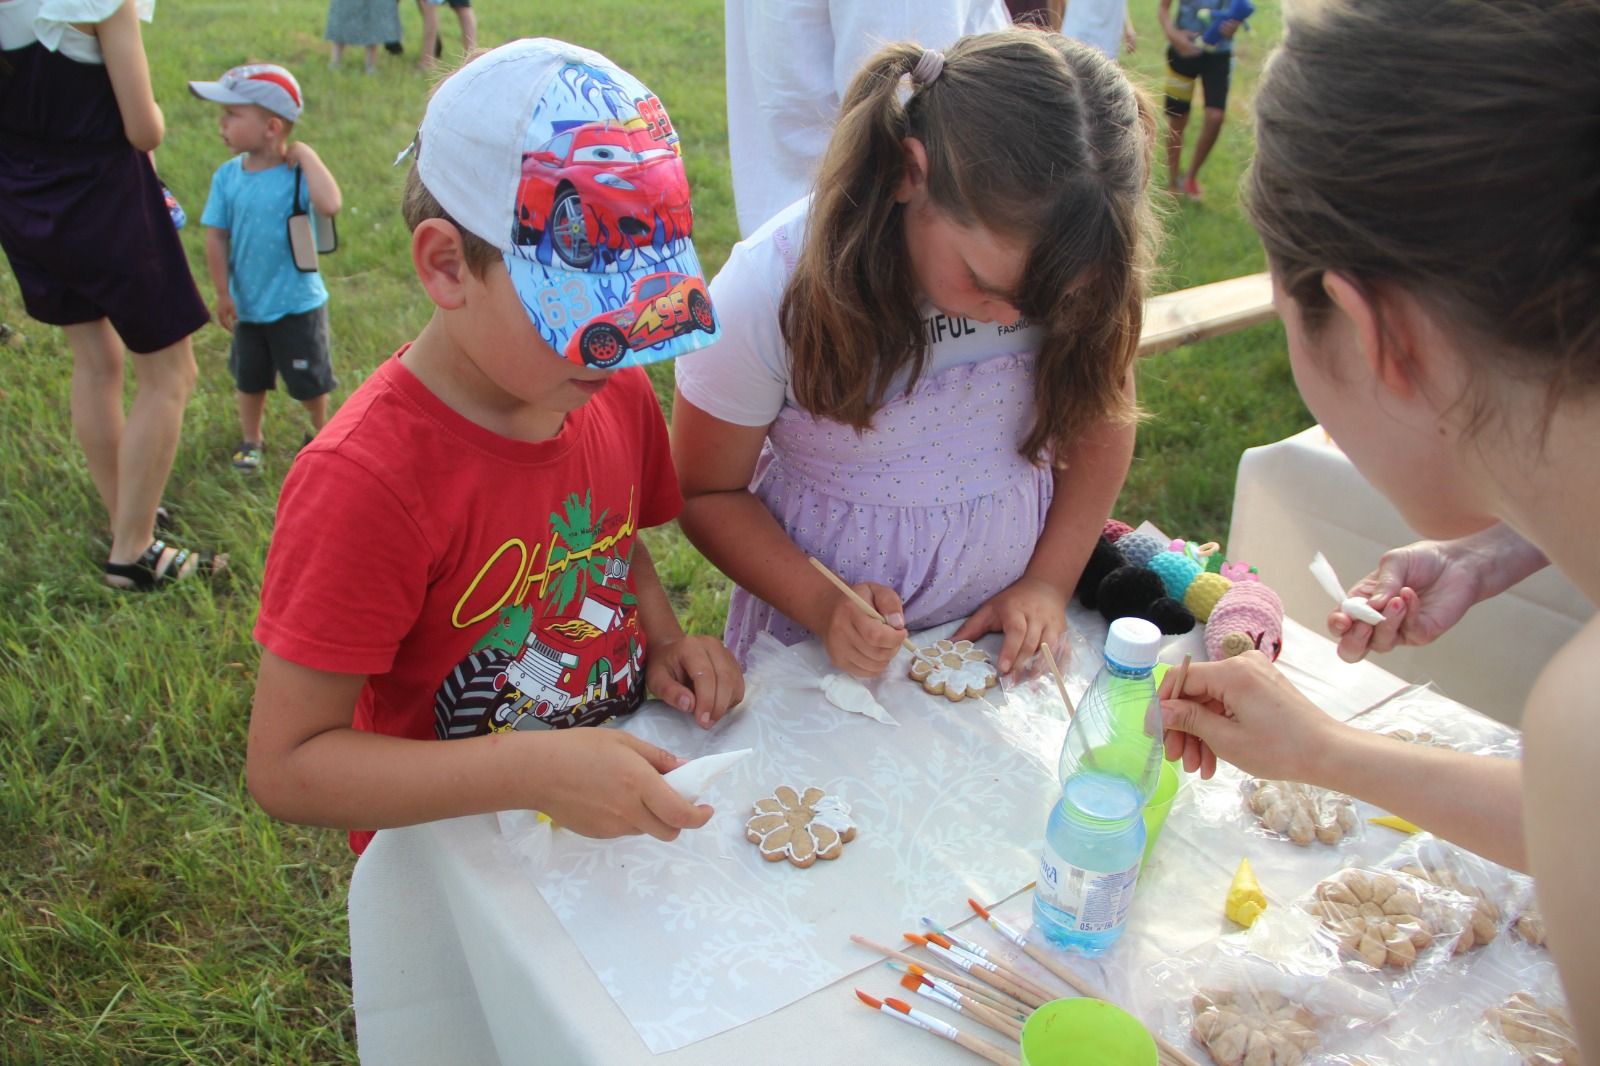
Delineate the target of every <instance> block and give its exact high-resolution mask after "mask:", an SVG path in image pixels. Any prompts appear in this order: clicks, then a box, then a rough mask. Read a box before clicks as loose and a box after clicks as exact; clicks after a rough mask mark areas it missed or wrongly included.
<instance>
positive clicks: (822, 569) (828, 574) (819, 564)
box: [806, 555, 917, 655]
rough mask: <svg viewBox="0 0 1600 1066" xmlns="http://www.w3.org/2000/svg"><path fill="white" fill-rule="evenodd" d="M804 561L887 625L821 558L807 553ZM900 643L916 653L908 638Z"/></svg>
mask: <svg viewBox="0 0 1600 1066" xmlns="http://www.w3.org/2000/svg"><path fill="white" fill-rule="evenodd" d="M806 561H807V562H809V563H810V564H811V565H812V566H814V567H816V568H817V573H819V574H821V575H822V576H823V577H825V578H827V579H828V580H829V581H831V582H833V583H834V585H835V586H837V588H838V589H839V591H840V592H842V593H844V594H845V595H846V596H848V597H849V598H850V602H851V603H853V604H855V605H856V606H857V607H859V608H861V609H862V610H863V611H866V612H867V613H868V614H870V615H871V616H872V617H874V618H876V619H877V620H878V621H880V622H882V623H883V624H884V625H886V626H887V625H889V620H888V619H887V618H885V617H884V616H883V615H881V614H879V613H878V609H877V608H876V607H874V606H872V604H870V603H868V602H867V601H866V600H864V599H862V598H861V594H860V593H858V592H857V591H856V590H855V589H853V588H851V587H850V586H849V585H848V584H846V583H845V580H844V578H842V577H840V576H839V575H838V574H836V573H834V572H833V571H832V570H829V569H828V567H827V565H826V564H825V563H823V561H822V560H821V559H818V558H817V557H816V556H814V555H808V556H806ZM889 628H891V629H897V628H899V627H898V626H890V627H889ZM900 643H901V645H903V646H904V647H905V649H906V650H907V651H909V652H910V653H911V654H912V655H915V654H917V646H916V645H915V644H913V643H911V641H910V639H906V640H902V641H901V642H900Z"/></svg>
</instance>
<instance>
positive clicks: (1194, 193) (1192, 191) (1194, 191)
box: [1183, 174, 1206, 203]
mask: <svg viewBox="0 0 1600 1066" xmlns="http://www.w3.org/2000/svg"><path fill="white" fill-rule="evenodd" d="M1183 195H1184V196H1186V197H1188V198H1189V200H1190V202H1192V203H1199V202H1200V201H1201V200H1204V199H1205V198H1206V194H1205V190H1203V189H1201V188H1200V183H1199V182H1198V181H1195V180H1194V175H1193V174H1191V175H1189V176H1188V177H1187V178H1184V179H1183Z"/></svg>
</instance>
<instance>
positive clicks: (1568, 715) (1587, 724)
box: [1522, 621, 1600, 1061]
mask: <svg viewBox="0 0 1600 1066" xmlns="http://www.w3.org/2000/svg"><path fill="white" fill-rule="evenodd" d="M1597 703H1600V621H1591V622H1590V623H1589V624H1588V625H1587V626H1585V627H1584V629H1583V630H1582V631H1581V632H1580V633H1579V634H1578V636H1577V637H1575V638H1574V639H1573V640H1571V641H1569V642H1568V644H1567V646H1566V647H1564V648H1562V649H1561V651H1559V652H1557V653H1556V656H1555V658H1554V659H1552V660H1551V661H1550V665H1549V666H1547V667H1545V670H1544V673H1542V674H1541V675H1540V676H1539V680H1538V681H1537V682H1536V683H1535V684H1534V686H1533V691H1532V693H1530V694H1529V696H1528V708H1527V711H1526V712H1525V714H1524V715H1523V719H1522V728H1523V737H1522V740H1523V743H1522V749H1523V760H1524V763H1525V765H1526V768H1527V769H1526V773H1525V775H1524V785H1523V788H1524V791H1525V794H1526V797H1527V798H1526V801H1525V807H1526V809H1525V811H1524V812H1523V825H1524V826H1525V827H1526V831H1527V839H1528V864H1529V867H1530V868H1531V869H1532V871H1533V876H1534V878H1535V879H1536V881H1537V888H1538V893H1539V907H1540V909H1541V910H1542V911H1543V912H1544V918H1545V925H1546V926H1547V927H1548V929H1549V931H1550V939H1549V946H1550V954H1551V955H1553V956H1554V957H1555V960H1556V965H1557V967H1558V968H1559V969H1560V971H1561V984H1562V986H1563V988H1564V989H1565V990H1566V993H1567V1002H1568V1003H1569V1004H1571V1006H1572V1011H1571V1016H1572V1019H1573V1021H1574V1022H1576V1023H1577V1026H1578V1038H1579V1039H1578V1043H1579V1046H1580V1047H1581V1048H1582V1049H1583V1054H1584V1059H1585V1061H1594V1060H1595V1059H1596V1058H1597V1057H1600V1010H1597V1009H1596V1007H1597V1005H1600V924H1597V923H1596V922H1595V906H1594V897H1595V890H1596V888H1597V887H1600V828H1597V827H1596V824H1595V821H1594V819H1595V817H1596V814H1597V813H1600V774H1597V773H1596V767H1600V731H1597V730H1596V729H1595V707H1596V704H1597Z"/></svg>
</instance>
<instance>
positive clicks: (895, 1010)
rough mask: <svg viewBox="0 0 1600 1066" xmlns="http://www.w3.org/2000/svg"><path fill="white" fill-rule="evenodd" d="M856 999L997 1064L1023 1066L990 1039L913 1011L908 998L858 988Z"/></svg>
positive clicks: (1000, 1065)
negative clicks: (981, 1037)
mask: <svg viewBox="0 0 1600 1066" xmlns="http://www.w3.org/2000/svg"><path fill="white" fill-rule="evenodd" d="M856 998H857V999H859V1000H860V1001H861V1002H863V1003H865V1004H866V1005H867V1006H869V1007H871V1008H872V1009H873V1010H876V1011H881V1012H882V1013H884V1014H887V1015H889V1016H890V1017H894V1018H899V1019H900V1020H901V1021H903V1022H907V1023H909V1024H911V1025H914V1026H916V1027H917V1028H918V1029H926V1030H927V1031H928V1032H930V1033H932V1034H933V1035H935V1036H940V1037H943V1038H944V1039H946V1040H949V1041H951V1042H952V1043H956V1044H960V1045H961V1046H962V1047H964V1048H966V1049H967V1050H968V1051H970V1052H972V1053H973V1054H975V1055H981V1056H982V1057H983V1058H985V1059H988V1060H989V1061H990V1062H992V1063H994V1064H995V1066H1019V1063H1018V1060H1017V1057H1016V1056H1015V1055H1008V1054H1006V1053H1005V1052H1004V1051H1001V1050H1000V1049H999V1048H997V1047H995V1046H994V1045H993V1044H991V1043H989V1042H988V1041H987V1040H979V1039H978V1038H977V1037H975V1036H972V1035H970V1034H968V1033H963V1032H962V1031H961V1030H960V1029H957V1028H956V1027H955V1026H953V1025H949V1024H947V1023H945V1022H941V1021H940V1020H939V1019H938V1018H935V1017H934V1016H933V1015H931V1014H924V1013H922V1012H921V1011H920V1010H912V1009H911V1004H909V1003H907V1002H905V1001H904V1000H900V999H893V998H889V999H879V998H877V997H876V996H869V995H867V994H866V993H865V992H863V991H861V989H859V988H858V989H856Z"/></svg>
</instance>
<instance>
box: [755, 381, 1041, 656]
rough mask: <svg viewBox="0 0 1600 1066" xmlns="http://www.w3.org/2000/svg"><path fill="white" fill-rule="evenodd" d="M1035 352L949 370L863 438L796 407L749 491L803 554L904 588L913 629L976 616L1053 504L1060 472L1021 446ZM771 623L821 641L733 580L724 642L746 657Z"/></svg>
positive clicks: (883, 415) (1027, 553) (783, 420)
mask: <svg viewBox="0 0 1600 1066" xmlns="http://www.w3.org/2000/svg"><path fill="white" fill-rule="evenodd" d="M1033 359H1034V356H1033V353H1032V352H1019V353H1014V354H1010V355H1001V356H995V357H992V358H990V359H987V360H985V361H983V362H981V363H973V364H968V365H965V366H954V367H950V368H948V369H947V370H945V371H943V372H942V373H940V374H937V375H935V376H933V377H931V378H925V379H924V380H922V381H920V382H918V383H917V387H916V388H915V389H914V390H913V391H912V392H910V393H908V394H906V395H905V396H902V397H900V398H898V399H896V400H893V401H891V402H889V403H888V404H886V405H885V406H884V407H883V409H882V410H880V411H879V412H878V413H877V415H876V416H875V417H874V419H873V425H872V428H871V429H869V430H867V431H865V432H862V433H858V432H856V430H854V429H852V428H851V427H850V426H847V425H844V424H843V423H840V422H835V421H832V420H829V419H820V418H814V417H812V416H811V415H809V414H807V413H805V412H804V411H802V410H800V409H799V408H796V407H785V408H784V409H783V410H782V411H781V412H780V413H779V414H778V418H777V421H775V422H774V423H773V425H772V428H771V430H770V431H769V432H768V435H767V442H766V445H765V446H764V447H763V449H762V453H761V459H760V461H759V462H758V463H757V466H756V473H755V478H754V480H753V481H752V482H751V486H750V489H751V491H752V492H753V493H754V494H755V495H756V496H757V497H758V498H759V499H760V500H761V501H762V502H763V503H765V504H766V505H767V509H768V510H769V511H771V512H772V514H773V516H774V517H775V518H777V520H778V524H779V525H780V526H782V527H783V529H784V532H786V533H787V534H788V535H789V538H790V539H791V540H793V541H794V542H795V544H796V545H798V546H799V548H800V550H801V551H804V552H806V553H807V554H809V555H812V556H815V557H816V558H818V559H820V560H821V561H822V562H824V563H826V564H827V565H828V567H829V568H830V569H832V570H833V572H834V573H836V574H838V575H839V576H840V577H843V578H844V579H845V580H846V581H849V582H851V583H852V584H854V583H856V582H860V581H875V582H878V583H880V584H883V585H887V586H889V587H890V588H892V589H894V590H895V591H896V592H898V593H899V594H900V596H901V598H902V599H903V600H904V601H905V605H906V625H907V626H908V627H909V628H910V629H912V630H918V629H927V628H929V627H931V626H936V625H941V624H943V623H945V622H949V621H951V620H953V619H956V618H962V617H965V616H966V615H969V614H971V613H972V612H973V611H974V610H976V609H977V608H978V607H979V606H980V605H981V604H982V603H983V602H984V601H985V600H987V599H988V598H989V597H991V596H993V595H994V594H995V593H997V592H999V591H1001V590H1002V589H1004V588H1006V587H1007V586H1008V585H1010V584H1012V583H1013V582H1015V581H1016V580H1017V579H1018V578H1019V577H1021V576H1022V571H1023V569H1024V568H1026V567H1027V565H1028V560H1029V559H1030V558H1032V556H1033V549H1034V545H1035V544H1036V543H1037V542H1038V539H1039V534H1040V532H1041V531H1042V530H1043V529H1044V520H1045V515H1046V513H1047V512H1048V511H1049V509H1050V499H1051V494H1052V490H1053V488H1054V484H1055V482H1054V476H1053V474H1052V473H1051V471H1050V469H1049V468H1048V467H1043V466H1035V465H1034V464H1032V463H1030V462H1028V461H1027V460H1026V459H1024V458H1023V457H1022V456H1020V455H1018V454H1017V446H1018V445H1019V444H1020V443H1021V442H1022V440H1023V439H1024V438H1025V437H1026V436H1027V433H1028V430H1029V429H1030V428H1031V427H1032V425H1033ZM763 631H766V632H770V633H771V634H772V635H773V636H775V637H777V638H778V639H779V640H781V641H783V642H784V643H785V644H795V643H798V642H799V641H802V640H805V639H807V638H808V637H810V636H811V635H812V634H811V631H810V630H808V629H806V628H805V627H804V626H801V625H800V624H799V623H797V622H795V621H793V620H792V619H790V618H788V617H786V616H785V615H782V614H780V613H778V612H777V611H776V610H774V609H773V608H772V606H771V605H770V604H768V603H766V602H764V601H762V600H760V599H758V598H756V597H755V596H753V595H752V594H750V593H749V592H747V591H746V590H745V589H743V588H735V589H734V591H733V597H732V600H731V602H730V603H729V605H728V625H727V630H726V640H727V642H728V646H729V647H730V648H731V649H732V650H733V653H734V654H735V655H736V656H738V658H739V660H740V661H741V662H743V661H744V657H745V655H746V653H747V652H748V651H749V649H750V645H751V643H752V642H754V640H755V638H756V634H757V633H760V632H763Z"/></svg>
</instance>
